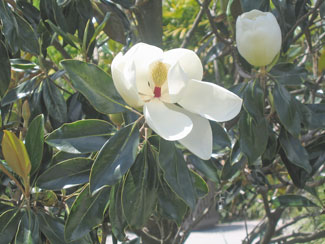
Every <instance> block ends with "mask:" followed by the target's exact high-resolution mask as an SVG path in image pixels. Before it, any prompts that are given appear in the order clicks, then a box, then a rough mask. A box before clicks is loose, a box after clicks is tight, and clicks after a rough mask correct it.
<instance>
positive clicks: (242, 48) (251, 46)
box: [236, 9, 282, 67]
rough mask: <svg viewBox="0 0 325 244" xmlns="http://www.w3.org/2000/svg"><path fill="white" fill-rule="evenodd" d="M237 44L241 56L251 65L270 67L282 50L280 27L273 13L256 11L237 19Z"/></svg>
mask: <svg viewBox="0 0 325 244" xmlns="http://www.w3.org/2000/svg"><path fill="white" fill-rule="evenodd" d="M236 42H237V48H238V51H239V53H240V55H241V56H243V57H244V58H245V59H246V60H247V61H248V62H249V63H250V64H251V65H254V66H258V67H260V66H265V65H268V64H270V63H271V62H272V61H273V59H274V57H275V56H276V55H277V54H278V53H279V52H280V49H281V43H282V37H281V30H280V26H279V24H278V22H277V20H276V18H275V17H274V15H273V14H272V13H270V12H261V11H259V10H256V9H254V10H252V11H250V12H247V13H243V14H242V15H240V16H239V17H238V18H237V22H236Z"/></svg>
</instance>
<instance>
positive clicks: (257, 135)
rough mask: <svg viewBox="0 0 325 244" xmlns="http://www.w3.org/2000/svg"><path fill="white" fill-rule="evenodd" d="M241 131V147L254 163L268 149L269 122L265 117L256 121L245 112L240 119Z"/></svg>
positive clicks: (249, 160) (250, 161)
mask: <svg viewBox="0 0 325 244" xmlns="http://www.w3.org/2000/svg"><path fill="white" fill-rule="evenodd" d="M239 133H240V137H239V142H240V149H241V151H242V152H243V153H244V154H245V155H246V156H247V159H248V162H249V163H254V162H255V160H256V159H257V158H258V157H259V156H261V155H262V154H263V153H264V151H265V149H266V145H267V141H268V122H267V120H266V119H265V118H264V117H262V118H260V119H259V120H258V121H256V122H255V121H254V120H253V118H252V117H251V116H250V115H249V114H248V113H246V112H243V113H242V115H241V117H240V120H239Z"/></svg>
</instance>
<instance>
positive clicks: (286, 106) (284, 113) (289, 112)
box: [273, 84, 300, 136]
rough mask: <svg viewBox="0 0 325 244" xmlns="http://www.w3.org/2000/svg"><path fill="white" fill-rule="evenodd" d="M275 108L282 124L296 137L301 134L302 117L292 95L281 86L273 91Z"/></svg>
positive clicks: (278, 85) (277, 85) (276, 85)
mask: <svg viewBox="0 0 325 244" xmlns="http://www.w3.org/2000/svg"><path fill="white" fill-rule="evenodd" d="M273 97H274V107H275V111H276V112H277V114H278V116H279V119H280V121H281V123H282V124H283V125H284V127H285V128H286V129H287V130H288V131H289V132H290V133H291V134H292V135H294V136H298V135H299V133H300V117H299V114H298V112H297V110H296V106H295V102H294V100H293V99H292V97H291V95H290V93H289V92H288V91H287V90H286V89H285V88H284V86H282V85H280V84H275V87H274V89H273Z"/></svg>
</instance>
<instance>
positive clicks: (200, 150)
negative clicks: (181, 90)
mask: <svg viewBox="0 0 325 244" xmlns="http://www.w3.org/2000/svg"><path fill="white" fill-rule="evenodd" d="M168 107H169V108H171V109H173V110H176V111H179V112H181V113H184V114H185V115H187V116H188V117H189V118H190V119H191V120H192V123H193V129H192V130H191V132H190V133H189V134H188V135H187V136H186V137H184V138H183V139H180V140H178V141H179V142H180V143H181V144H182V145H183V146H184V147H186V148H187V149H188V150H189V151H190V152H192V153H193V154H195V155H196V156H198V157H199V158H201V159H203V160H208V159H210V157H211V155H212V143H213V138H212V130H211V126H210V122H209V121H208V120H207V119H205V118H203V117H201V116H199V115H197V114H193V113H191V112H188V111H186V110H184V109H183V108H180V107H177V106H175V105H168Z"/></svg>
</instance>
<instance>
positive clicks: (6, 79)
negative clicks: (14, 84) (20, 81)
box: [0, 41, 11, 97]
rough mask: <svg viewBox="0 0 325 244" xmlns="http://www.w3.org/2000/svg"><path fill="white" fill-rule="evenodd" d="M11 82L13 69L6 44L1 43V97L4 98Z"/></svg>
mask: <svg viewBox="0 0 325 244" xmlns="http://www.w3.org/2000/svg"><path fill="white" fill-rule="evenodd" d="M10 80H11V67H10V61H9V56H8V52H7V49H6V46H5V44H4V43H3V42H2V41H0V97H2V96H3V95H4V94H5V93H6V91H7V89H8V87H9V83H10Z"/></svg>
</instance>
